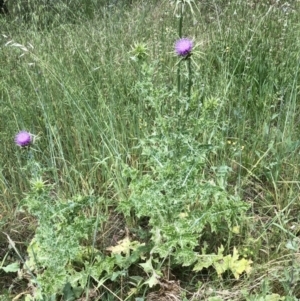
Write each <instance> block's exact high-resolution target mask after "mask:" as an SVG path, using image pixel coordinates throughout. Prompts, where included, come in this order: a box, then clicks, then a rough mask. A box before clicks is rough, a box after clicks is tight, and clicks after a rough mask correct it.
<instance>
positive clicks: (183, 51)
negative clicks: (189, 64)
mask: <svg viewBox="0 0 300 301" xmlns="http://www.w3.org/2000/svg"><path fill="white" fill-rule="evenodd" d="M192 48H193V41H192V40H190V39H187V38H182V39H180V40H178V41H176V43H175V52H176V53H177V54H178V55H179V56H187V55H189V54H190V53H191V51H192Z"/></svg>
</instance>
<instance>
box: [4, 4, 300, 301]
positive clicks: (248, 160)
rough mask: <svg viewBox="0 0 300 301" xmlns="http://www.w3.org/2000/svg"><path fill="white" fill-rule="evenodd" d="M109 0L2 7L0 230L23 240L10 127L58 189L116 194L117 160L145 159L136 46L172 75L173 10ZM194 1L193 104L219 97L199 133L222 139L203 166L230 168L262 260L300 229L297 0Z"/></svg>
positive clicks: (17, 161) (68, 193)
mask: <svg viewBox="0 0 300 301" xmlns="http://www.w3.org/2000/svg"><path fill="white" fill-rule="evenodd" d="M108 2H109V3H102V2H101V1H100V2H99V3H98V2H97V3H96V4H94V2H93V1H82V3H83V4H82V6H80V9H81V10H80V11H76V10H75V8H73V7H70V6H67V5H65V4H64V5H63V4H62V3H60V2H59V3H60V5H59V4H56V5H57V6H55V7H54V8H53V10H47V9H44V8H43V10H42V7H39V9H41V11H39V10H38V8H37V7H36V6H35V5H33V6H32V7H30V8H28V6H27V7H25V6H24V7H23V8H21V7H20V8H18V7H10V10H11V12H12V13H11V15H10V16H8V17H5V18H2V17H1V19H0V34H1V36H0V66H1V68H0V78H1V82H0V103H1V106H0V117H1V118H0V128H1V138H0V141H1V148H0V199H1V203H0V204H1V207H0V208H1V209H0V210H1V221H0V230H1V231H3V232H9V233H10V234H11V235H13V236H14V237H15V239H16V240H18V241H21V242H22V244H23V243H24V244H26V239H24V238H23V236H24V233H32V229H31V228H30V225H28V224H27V217H25V218H22V219H21V217H20V216H19V215H16V214H15V208H16V206H17V205H18V204H19V201H20V199H21V198H22V197H23V194H24V192H26V191H28V186H29V179H30V173H29V171H28V170H27V169H24V165H26V160H27V157H26V153H25V152H23V151H22V150H18V149H17V148H16V146H15V145H14V142H13V138H14V135H15V134H16V132H17V131H18V130H23V129H26V130H28V131H29V132H31V133H33V134H35V135H37V140H38V143H36V146H35V147H34V157H35V159H36V160H37V161H38V162H40V164H41V165H42V166H44V167H45V174H44V177H45V179H46V180H47V181H48V182H49V183H53V184H55V186H54V187H55V191H54V193H55V194H57V195H59V196H61V197H64V198H69V197H72V196H74V195H76V194H91V193H93V194H95V195H102V196H105V197H107V198H108V199H110V200H111V204H117V202H118V201H119V200H120V199H121V198H122V196H123V195H125V194H126V193H127V190H126V189H127V179H126V178H124V177H123V175H122V170H121V166H122V164H121V163H124V162H126V163H128V164H130V165H132V166H140V168H142V167H143V158H142V157H141V156H140V149H138V148H136V146H137V144H138V142H139V140H140V139H141V138H143V137H144V135H145V132H146V131H147V129H149V128H151V126H152V124H153V119H152V117H151V112H150V113H149V112H148V111H147V110H148V108H147V107H145V105H144V103H143V100H142V99H140V96H139V94H138V93H137V91H136V90H135V89H134V87H135V84H136V82H137V81H138V79H139V76H140V73H139V68H138V67H137V63H136V62H135V61H133V60H132V53H131V50H132V46H133V45H134V44H135V43H145V44H146V45H147V49H148V54H149V55H148V57H147V61H148V62H149V63H150V62H156V64H155V66H156V67H155V68H156V71H155V72H157V73H159V74H160V76H158V77H157V78H153V79H152V80H153V83H154V84H156V85H158V86H161V85H164V86H166V87H170V89H171V87H173V86H175V85H176V68H177V66H176V59H175V58H174V57H173V44H174V41H175V40H176V39H177V38H178V36H177V23H178V20H177V17H176V15H174V8H173V7H172V6H170V3H169V2H168V1H158V2H153V3H152V2H151V1H131V2H132V3H131V4H130V3H126V5H120V4H113V3H111V2H112V1H108ZM196 4H197V6H198V8H199V10H195V15H194V16H193V15H191V14H190V13H189V12H187V14H186V15H185V19H184V23H183V24H184V32H185V34H186V35H188V36H190V37H193V39H194V41H195V42H196V44H197V46H196V50H195V52H197V51H198V52H201V54H196V55H195V56H193V60H194V62H195V64H196V65H197V68H196V70H194V73H193V76H194V78H193V92H192V93H193V94H194V95H196V96H197V97H198V98H199V103H202V104H203V105H205V103H207V102H208V100H212V99H213V100H215V101H217V102H218V104H219V105H220V106H219V108H220V109H219V110H218V111H217V112H213V114H212V115H211V118H212V120H210V123H209V126H208V127H207V128H203V132H202V133H200V134H199V135H200V140H201V141H202V142H203V143H212V144H217V143H218V144H219V145H220V148H219V150H218V151H216V152H215V153H214V154H212V155H211V156H210V162H209V166H210V167H214V166H219V165H223V166H228V167H229V168H231V170H232V172H231V174H230V176H229V179H228V181H229V184H230V187H231V188H230V189H232V192H233V193H238V194H239V195H241V196H242V197H243V198H244V199H245V201H246V202H249V203H250V204H251V205H252V210H251V212H249V215H251V218H252V221H253V222H252V223H250V222H249V225H248V226H247V228H245V229H244V231H245V233H244V234H243V235H244V238H243V239H244V240H245V241H246V245H247V243H248V246H249V248H252V249H253V251H254V252H255V260H256V261H257V263H260V264H267V263H269V262H271V260H275V261H276V259H278V258H280V256H283V255H284V254H286V248H285V245H286V242H287V241H288V240H289V239H291V238H293V237H295V235H297V233H298V232H297V231H298V230H297V223H298V222H299V217H298V214H297V211H298V210H299V183H300V182H299V163H300V159H299V158H300V157H299V146H300V138H299V137H300V127H299V123H300V119H299V113H300V112H299V104H298V102H299V82H300V81H299V75H298V73H299V59H300V58H299V55H300V38H299V34H298V33H299V30H300V28H299V22H298V15H299V13H300V7H299V3H298V2H297V3H296V2H295V3H290V4H289V3H287V2H286V3H283V2H282V1H277V2H276V3H275V4H272V3H269V4H267V2H262V3H260V2H257V1H239V0H235V1H230V3H226V1H225V2H224V1H201V2H199V3H198V2H196ZM27 5H31V2H30V1H28V3H27ZM24 10H25V11H26V15H25V14H24ZM77 13H78V14H77ZM22 14H24V15H23V16H25V17H24V18H23V16H22ZM162 78H163V79H164V82H163V83H162V82H161V79H162ZM145 112H146V113H145ZM199 118H200V117H199ZM145 125H146V126H145ZM145 127H146V129H145ZM213 170H214V169H211V170H210V172H213ZM20 219H21V220H20ZM24 226H25V227H24ZM241 239H242V238H241ZM2 240H3V241H4V239H2ZM253 242H255V244H256V245H255V246H254V245H253ZM278 260H279V259H278ZM257 273H258V274H259V273H261V275H262V274H263V272H262V271H259V268H258V272H257ZM279 274H280V273H279ZM274 278H276V276H274ZM276 279H277V280H276V281H280V279H285V278H284V276H283V273H281V274H280V275H279V276H278V278H276ZM278 279H279V280H278ZM253 281H254V280H253ZM276 281H275V282H273V283H276ZM270 291H272V288H270ZM279 291H280V292H279V293H283V291H284V293H286V290H285V289H284V288H282V289H279ZM294 294H295V296H296V294H298V295H297V297H298V298H299V297H300V296H299V290H298V289H295V291H294ZM291 300H292V299H291Z"/></svg>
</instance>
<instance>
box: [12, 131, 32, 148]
mask: <svg viewBox="0 0 300 301" xmlns="http://www.w3.org/2000/svg"><path fill="white" fill-rule="evenodd" d="M15 142H16V144H17V145H19V146H21V147H24V146H27V145H29V144H30V143H31V142H32V136H31V134H30V133H28V132H26V131H21V132H19V133H18V134H17V135H16V137H15Z"/></svg>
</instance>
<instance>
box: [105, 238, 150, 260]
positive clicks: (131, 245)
mask: <svg viewBox="0 0 300 301" xmlns="http://www.w3.org/2000/svg"><path fill="white" fill-rule="evenodd" d="M143 245H145V244H144V243H143V244H141V243H139V242H138V241H130V239H129V237H125V238H124V239H122V240H119V241H118V244H117V245H116V246H113V247H108V248H106V250H107V251H111V252H112V253H113V254H119V255H121V253H123V254H125V255H126V256H129V255H130V250H133V251H134V250H136V249H137V248H138V247H140V246H143Z"/></svg>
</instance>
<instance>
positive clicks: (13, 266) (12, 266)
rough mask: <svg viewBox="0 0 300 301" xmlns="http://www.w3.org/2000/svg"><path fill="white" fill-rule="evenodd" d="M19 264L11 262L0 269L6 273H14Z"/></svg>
mask: <svg viewBox="0 0 300 301" xmlns="http://www.w3.org/2000/svg"><path fill="white" fill-rule="evenodd" d="M19 268H20V264H19V263H18V262H13V263H11V264H9V265H7V266H6V267H2V268H1V269H2V270H3V271H4V272H6V273H15V272H17V271H18V270H19Z"/></svg>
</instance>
